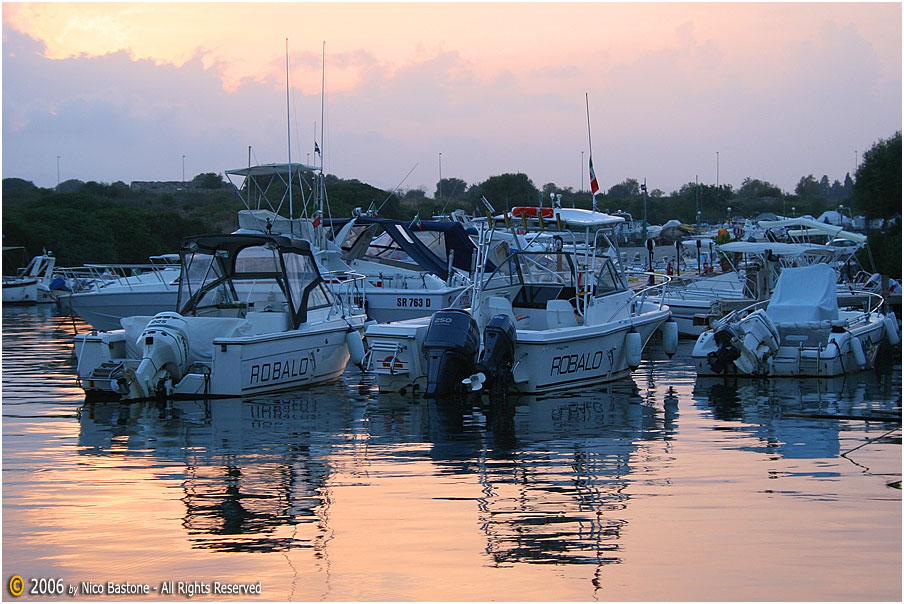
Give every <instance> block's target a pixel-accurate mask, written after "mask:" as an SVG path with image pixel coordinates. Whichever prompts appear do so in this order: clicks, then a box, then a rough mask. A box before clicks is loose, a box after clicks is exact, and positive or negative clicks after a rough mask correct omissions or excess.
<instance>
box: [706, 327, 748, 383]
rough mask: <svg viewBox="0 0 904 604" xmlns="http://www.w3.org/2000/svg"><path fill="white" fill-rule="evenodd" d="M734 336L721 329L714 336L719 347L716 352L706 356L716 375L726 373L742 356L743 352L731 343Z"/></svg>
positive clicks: (728, 331)
mask: <svg viewBox="0 0 904 604" xmlns="http://www.w3.org/2000/svg"><path fill="white" fill-rule="evenodd" d="M733 337H734V334H733V333H732V332H731V331H730V330H728V329H720V330H719V331H717V332H716V333H714V334H713V340H715V342H716V344H717V345H718V346H719V349H718V350H716V351H715V352H711V353H709V354H708V355H706V356H707V357H708V358H707V361H708V362H709V366H710V367H711V368H712V370H713V371H715V372H716V373H724V372H725V370H726V369H728V367H730V366H731V364H732V363H734V361H735V359H737V358H739V357H740V356H741V351H740V350H738V349H737V348H735V346H734V344H732V343H731V340H732V338H733Z"/></svg>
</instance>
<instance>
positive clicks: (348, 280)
mask: <svg viewBox="0 0 904 604" xmlns="http://www.w3.org/2000/svg"><path fill="white" fill-rule="evenodd" d="M321 276H322V277H323V280H324V281H325V282H326V283H327V284H328V285H329V287H330V289H331V290H332V292H333V293H334V294H335V296H334V301H333V307H332V308H331V309H330V315H332V314H333V311H336V312H339V313H341V314H342V316H346V315H350V314H357V313H361V312H364V309H365V308H366V307H367V295H366V293H365V290H364V285H365V282H366V280H367V276H366V275H363V274H361V273H357V272H354V271H328V272H324V273H322V274H321Z"/></svg>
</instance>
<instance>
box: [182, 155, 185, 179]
mask: <svg viewBox="0 0 904 604" xmlns="http://www.w3.org/2000/svg"><path fill="white" fill-rule="evenodd" d="M182 182H183V183H184V182H185V156H184V155H183V156H182Z"/></svg>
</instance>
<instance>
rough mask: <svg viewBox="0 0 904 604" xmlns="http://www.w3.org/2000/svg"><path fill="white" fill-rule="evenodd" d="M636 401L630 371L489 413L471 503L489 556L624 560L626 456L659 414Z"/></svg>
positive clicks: (659, 422)
mask: <svg viewBox="0 0 904 604" xmlns="http://www.w3.org/2000/svg"><path fill="white" fill-rule="evenodd" d="M642 402H643V401H642V399H641V397H640V395H639V392H638V390H637V387H636V386H635V384H634V382H633V381H632V380H630V379H628V380H622V381H620V382H617V383H615V384H612V385H609V386H606V387H604V388H596V389H592V390H585V391H578V392H572V393H569V394H567V395H565V396H562V395H559V396H554V395H546V396H521V397H519V398H516V399H514V400H509V401H506V402H505V403H497V404H496V405H495V406H494V407H493V408H492V410H490V411H489V412H488V413H489V421H488V425H489V427H490V428H491V430H490V432H491V434H492V436H493V440H492V441H491V442H492V445H493V446H492V448H487V449H486V450H484V451H482V452H481V453H480V456H479V457H478V459H477V466H478V476H479V480H480V483H481V485H482V487H483V491H484V493H485V496H484V497H482V498H481V499H480V501H479V505H478V509H479V518H480V524H481V528H482V529H483V531H484V532H485V533H486V536H487V547H486V552H487V554H488V555H489V556H491V558H492V561H493V562H494V563H495V564H498V565H506V564H512V563H536V564H591V565H600V566H601V565H604V564H611V563H619V562H621V559H620V557H619V550H620V545H619V541H620V540H621V537H622V529H623V527H624V525H625V524H626V520H625V519H624V518H625V513H624V510H625V508H626V506H627V505H628V504H629V500H630V495H629V494H628V493H627V491H626V487H627V486H628V484H629V481H630V478H629V477H630V475H631V474H632V472H633V470H634V469H633V467H632V465H633V460H632V458H633V456H634V454H635V453H636V451H637V448H638V447H637V443H638V442H639V441H642V440H644V439H646V438H661V434H662V428H663V423H664V421H666V420H665V419H664V418H663V415H662V414H661V412H659V411H657V409H656V408H654V407H652V406H647V405H644V404H642ZM597 572H598V571H597Z"/></svg>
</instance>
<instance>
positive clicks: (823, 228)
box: [757, 217, 866, 243]
mask: <svg viewBox="0 0 904 604" xmlns="http://www.w3.org/2000/svg"><path fill="white" fill-rule="evenodd" d="M757 224H759V225H760V226H761V227H763V228H764V229H777V228H789V227H802V228H801V232H800V233H797V234H798V235H828V236H830V237H833V238H835V239H850V240H851V241H856V242H857V243H863V242H864V241H866V235H862V234H860V233H851V232H850V231H845V230H844V229H842V228H841V227H839V226H834V225H831V224H827V223H825V222H819V221H818V220H813V219H812V218H803V217H801V218H786V219H784V220H761V221H760V222H758V223H757Z"/></svg>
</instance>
